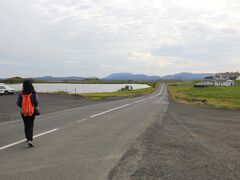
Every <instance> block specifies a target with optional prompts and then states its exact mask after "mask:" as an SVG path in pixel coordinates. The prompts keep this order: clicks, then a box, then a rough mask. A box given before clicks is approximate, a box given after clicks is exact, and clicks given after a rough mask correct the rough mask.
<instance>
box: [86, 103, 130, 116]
mask: <svg viewBox="0 0 240 180" xmlns="http://www.w3.org/2000/svg"><path fill="white" fill-rule="evenodd" d="M126 106H130V104H125V105H123V106H119V107H116V108H113V109H110V110H107V111H104V112H101V113H98V114H94V115H92V116H90V118H94V117H96V116H100V115H102V114H106V113H108V112H111V111H114V110H117V109H121V108H123V107H126Z"/></svg>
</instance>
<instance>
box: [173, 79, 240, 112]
mask: <svg viewBox="0 0 240 180" xmlns="http://www.w3.org/2000/svg"><path fill="white" fill-rule="evenodd" d="M194 83H196V82H193V81H192V82H170V83H168V88H169V92H170V94H171V95H172V97H173V98H174V99H175V100H177V101H179V102H182V103H186V104H202V105H207V106H212V107H218V108H231V109H240V82H239V81H238V82H236V85H235V86H232V87H205V88H195V87H193V85H194Z"/></svg>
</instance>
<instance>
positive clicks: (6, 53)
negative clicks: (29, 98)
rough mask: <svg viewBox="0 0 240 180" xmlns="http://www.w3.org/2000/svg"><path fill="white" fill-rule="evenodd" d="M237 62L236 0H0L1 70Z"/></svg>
mask: <svg viewBox="0 0 240 180" xmlns="http://www.w3.org/2000/svg"><path fill="white" fill-rule="evenodd" d="M239 70H240V1H239V0H1V2H0V77H10V76H22V77H33V76H43V75H52V76H97V77H104V76H106V75H108V74H110V73H116V72H132V73H145V74H148V75H166V74H173V73H178V72H224V71H239Z"/></svg>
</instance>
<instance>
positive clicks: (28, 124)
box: [22, 115, 35, 141]
mask: <svg viewBox="0 0 240 180" xmlns="http://www.w3.org/2000/svg"><path fill="white" fill-rule="evenodd" d="M22 118H23V122H24V130H25V135H26V138H27V140H28V141H32V140H33V125H34V119H35V115H34V116H23V115H22Z"/></svg>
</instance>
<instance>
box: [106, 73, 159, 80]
mask: <svg viewBox="0 0 240 180" xmlns="http://www.w3.org/2000/svg"><path fill="white" fill-rule="evenodd" d="M103 80H106V81H128V80H133V81H157V80H160V77H159V76H147V75H145V74H132V73H114V74H111V75H109V76H107V77H105V78H103Z"/></svg>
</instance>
